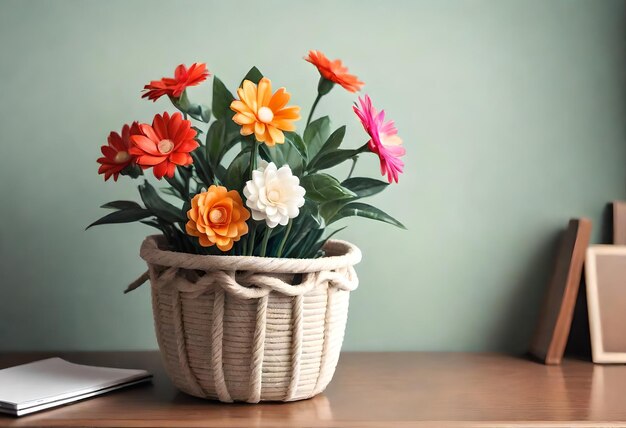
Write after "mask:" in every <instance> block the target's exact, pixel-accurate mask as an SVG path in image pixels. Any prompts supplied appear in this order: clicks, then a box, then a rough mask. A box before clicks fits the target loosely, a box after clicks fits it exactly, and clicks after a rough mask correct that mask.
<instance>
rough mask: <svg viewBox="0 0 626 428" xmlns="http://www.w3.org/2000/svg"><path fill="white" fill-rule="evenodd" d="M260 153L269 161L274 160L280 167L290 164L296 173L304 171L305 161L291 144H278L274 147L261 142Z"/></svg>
mask: <svg viewBox="0 0 626 428" xmlns="http://www.w3.org/2000/svg"><path fill="white" fill-rule="evenodd" d="M259 155H260V156H261V158H262V159H263V160H265V161H267V162H274V163H275V164H276V166H277V167H278V168H280V167H281V166H283V165H289V168H291V171H292V172H293V173H294V174H295V175H300V174H301V173H302V170H303V165H304V161H303V159H302V156H301V155H300V152H298V151H297V150H296V149H295V148H294V147H293V146H292V145H291V144H276V145H274V146H272V147H269V146H268V145H267V144H261V145H260V147H259Z"/></svg>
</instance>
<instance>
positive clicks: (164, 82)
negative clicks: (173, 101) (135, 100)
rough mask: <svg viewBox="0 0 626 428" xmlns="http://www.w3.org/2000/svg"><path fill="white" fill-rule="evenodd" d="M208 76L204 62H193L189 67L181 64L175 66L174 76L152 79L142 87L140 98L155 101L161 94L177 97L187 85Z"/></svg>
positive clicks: (197, 83) (200, 81)
mask: <svg viewBox="0 0 626 428" xmlns="http://www.w3.org/2000/svg"><path fill="white" fill-rule="evenodd" d="M207 77H209V71H208V70H207V69H206V64H203V63H194V64H191V66H190V67H189V69H187V67H185V66H184V65H183V64H180V65H179V66H178V67H176V71H174V77H173V78H172V77H164V78H162V79H161V80H153V81H151V82H150V83H148V84H147V85H146V86H144V87H143V89H144V91H146V93H145V94H143V95H142V96H141V98H148V99H150V100H152V101H156V100H158V99H159V98H161V97H162V96H163V95H168V96H170V97H174V98H178V97H180V96H181V94H182V93H183V91H184V90H185V89H187V87H189V86H196V85H199V84H200V83H202V82H204V81H205V80H206V79H207Z"/></svg>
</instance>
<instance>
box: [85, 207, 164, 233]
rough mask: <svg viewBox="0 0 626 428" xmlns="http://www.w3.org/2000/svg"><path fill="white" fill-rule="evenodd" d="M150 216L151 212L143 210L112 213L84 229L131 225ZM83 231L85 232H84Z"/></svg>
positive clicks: (130, 209) (134, 209)
mask: <svg viewBox="0 0 626 428" xmlns="http://www.w3.org/2000/svg"><path fill="white" fill-rule="evenodd" d="M150 216H152V212H150V211H149V210H147V209H144V208H128V209H121V210H119V211H114V212H112V213H109V214H107V215H105V216H104V217H102V218H100V219H99V220H96V221H94V222H93V223H91V224H90V225H89V226H87V228H86V229H89V228H90V227H93V226H97V225H100V224H115V223H132V222H134V221H137V220H142V219H144V218H146V217H150ZM86 229H85V230H86Z"/></svg>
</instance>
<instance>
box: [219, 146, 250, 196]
mask: <svg viewBox="0 0 626 428" xmlns="http://www.w3.org/2000/svg"><path fill="white" fill-rule="evenodd" d="M250 150H251V147H246V148H244V149H243V150H242V151H241V152H240V153H239V154H237V156H235V159H233V161H232V162H231V163H230V166H229V167H228V172H227V174H226V182H225V185H226V188H227V189H228V190H237V191H238V192H239V191H241V189H242V188H243V183H245V182H246V181H247V180H248V169H249V168H250Z"/></svg>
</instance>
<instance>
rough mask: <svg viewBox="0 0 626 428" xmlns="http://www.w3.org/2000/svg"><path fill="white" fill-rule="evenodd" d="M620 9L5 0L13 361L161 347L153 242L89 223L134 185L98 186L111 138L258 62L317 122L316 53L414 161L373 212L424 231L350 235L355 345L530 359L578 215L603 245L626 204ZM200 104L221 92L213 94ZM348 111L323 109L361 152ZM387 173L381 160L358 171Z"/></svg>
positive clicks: (338, 100)
mask: <svg viewBox="0 0 626 428" xmlns="http://www.w3.org/2000/svg"><path fill="white" fill-rule="evenodd" d="M625 9H626V8H625V4H624V3H623V2H617V1H586V2H579V1H545V2H543V1H542V2H540V1H455V2H450V1H414V0H412V1H398V2H390V1H385V2H382V1H378V2H365V1H342V2H334V1H315V2H313V1H309V2H293V1H292V2H287V1H284V2H276V1H271V0H266V1H262V2H253V1H244V2H242V1H238V2H226V1H222V2H218V1H213V2H211V1H197V2H191V1H189V2H173V1H167V2H166V1H151V2H148V1H106V2H95V1H80V2H79V1H55V2H52V1H7V0H2V1H0V55H1V60H0V94H1V95H2V97H1V99H0V135H1V143H0V144H1V148H2V151H1V156H0V195H1V198H2V199H1V202H0V222H1V223H0V272H1V273H2V279H1V280H0V284H1V285H0V291H1V293H0V350H12V349H146V348H154V347H156V341H155V337H154V332H153V329H152V315H151V309H150V297H149V290H148V287H144V288H143V289H140V290H138V291H137V292H135V293H132V294H130V295H123V294H122V290H123V288H124V287H125V285H126V284H127V283H129V282H130V281H131V280H132V279H134V278H135V277H136V276H138V275H139V274H141V273H142V272H143V270H144V268H145V265H144V264H143V262H142V261H141V260H140V259H139V256H138V247H139V244H140V243H141V240H142V238H143V237H144V236H145V235H146V234H147V233H150V229H147V228H145V227H144V226H141V225H122V226H118V227H115V226H109V227H102V228H99V229H98V228H96V229H94V230H90V231H88V232H85V231H84V228H85V226H86V225H87V224H89V223H90V222H91V221H93V220H94V219H96V218H98V217H99V216H100V215H101V214H102V213H103V211H102V210H100V209H99V208H98V206H99V205H100V204H101V203H103V202H107V201H109V200H114V199H133V198H137V195H136V191H135V188H134V184H135V183H131V182H130V181H129V180H128V179H122V180H120V181H119V182H118V183H113V182H107V183H104V182H103V181H102V178H101V177H100V176H98V175H97V174H96V169H97V165H96V162H95V160H96V158H97V157H98V150H99V146H100V145H101V144H104V142H105V140H106V136H107V134H108V132H109V131H110V130H118V129H120V126H121V124H123V123H125V122H128V121H131V120H133V119H138V120H142V121H149V120H151V118H152V116H153V115H154V114H155V113H157V112H163V111H164V109H166V108H169V106H168V105H167V104H166V102H165V101H160V102H157V103H156V104H153V103H151V102H147V101H144V100H140V99H139V95H140V92H139V91H140V89H141V88H142V86H143V84H145V83H146V82H147V81H148V80H150V79H153V78H158V77H161V76H163V75H168V74H170V73H171V71H172V70H173V68H174V66H175V65H177V64H179V63H182V62H184V63H191V62H194V61H204V62H207V64H208V66H209V68H210V70H211V71H212V72H213V73H215V74H216V75H218V76H219V77H220V78H222V79H223V80H224V81H225V82H226V83H227V84H228V85H229V86H231V87H233V86H234V85H236V84H237V83H238V82H239V80H240V79H241V77H242V76H243V74H245V72H246V71H247V70H248V68H249V67H250V66H252V65H257V66H258V67H259V68H260V69H261V70H262V71H263V72H264V74H265V75H267V76H269V77H270V78H272V80H273V82H274V83H275V84H276V85H281V86H286V87H287V88H288V89H289V90H290V91H291V92H292V93H293V100H294V102H295V103H297V104H299V105H301V106H302V107H303V109H304V110H305V113H307V112H308V111H307V110H308V108H309V106H310V105H311V103H312V101H313V98H314V96H315V88H316V83H317V74H316V71H315V70H314V69H313V67H312V66H311V65H310V64H308V63H306V62H305V61H303V59H302V57H303V56H304V55H305V54H306V52H307V50H308V49H320V50H322V51H324V52H326V53H327V54H328V55H329V56H331V57H340V58H342V59H343V60H344V61H345V62H346V63H347V65H348V66H349V67H350V69H351V70H352V71H353V72H355V73H356V74H358V76H359V77H361V78H362V80H364V81H365V82H367V86H366V91H367V92H368V93H370V94H371V96H372V97H373V99H374V100H375V102H376V104H378V105H380V106H383V107H384V108H385V109H386V110H387V113H388V115H389V117H391V118H393V119H395V121H396V123H397V125H398V128H399V130H400V135H401V136H402V137H403V138H404V141H405V144H406V148H407V151H408V155H407V156H406V164H407V167H406V172H405V174H404V175H403V176H402V177H401V181H400V184H399V185H397V186H393V188H392V189H390V190H389V191H388V192H386V193H385V194H383V195H381V196H379V197H378V199H377V201H376V203H377V205H378V206H380V207H381V208H384V209H385V210H386V211H388V212H389V213H392V214H393V215H395V216H396V217H398V218H399V219H400V220H402V221H403V222H404V223H405V224H406V225H407V226H408V228H409V231H408V232H405V231H401V230H397V229H395V228H393V227H391V226H387V225H385V224H375V223H373V222H368V221H365V220H360V219H355V220H351V221H349V222H347V223H346V224H349V226H350V227H349V228H348V229H347V230H346V231H344V233H343V238H344V239H348V240H350V241H352V242H354V243H356V244H357V245H359V246H360V247H361V248H362V250H363V252H364V259H363V262H362V264H361V265H359V266H358V273H359V275H360V278H361V285H360V288H359V289H358V290H357V291H356V292H355V293H354V294H353V297H352V302H351V310H350V319H349V325H348V331H347V337H346V343H345V348H346V349H351V350H380V349H384V350H510V351H521V350H524V349H525V347H526V345H527V343H528V340H529V337H530V335H531V333H532V330H533V327H534V324H535V319H536V316H537V312H538V308H537V306H538V304H539V302H540V300H541V294H542V290H543V287H544V286H545V283H546V281H547V280H548V277H549V266H550V263H551V260H552V258H553V256H554V249H555V236H556V234H557V232H558V231H559V230H560V229H562V228H563V227H564V226H565V224H566V222H567V220H568V219H569V218H570V217H572V216H589V217H591V218H592V219H593V220H594V222H595V226H596V233H595V239H596V240H598V239H599V236H600V234H599V233H598V230H599V225H600V223H599V222H600V220H601V218H602V211H603V208H604V205H605V204H606V202H607V201H610V200H613V199H619V198H624V197H626V188H625V183H626V164H625V162H626V144H625V126H624V117H625V113H626V112H625V110H626V102H625V98H626V97H625V95H626V90H625V89H626V88H625V83H626V79H625V77H624V76H625V75H624V70H625V69H626V68H625V51H624V35H625V29H626V25H625V16H626V14H625V12H626V10H625ZM191 93H192V95H193V96H194V97H196V98H200V99H202V98H203V97H204V98H207V99H208V96H209V85H204V86H202V87H200V88H195V89H194V90H193V91H192V92H191ZM353 100H354V97H353V96H352V95H351V94H349V93H347V92H346V91H342V90H340V89H335V90H333V92H332V93H331V95H330V96H329V97H328V98H326V99H325V100H324V102H323V104H322V105H321V107H320V112H323V113H329V114H331V115H332V116H331V117H333V118H334V123H335V124H337V125H340V124H343V123H346V124H348V125H349V127H348V136H349V141H350V142H351V144H352V145H354V146H356V145H358V144H362V142H363V141H364V140H365V139H364V134H363V132H362V130H361V129H360V126H359V124H358V123H357V122H356V120H355V117H354V115H353V113H352V111H351V108H350V106H351V103H352V102H353ZM358 168H359V172H360V173H361V174H371V175H372V176H377V174H378V170H377V165H376V162H375V161H374V159H370V160H369V161H366V162H362V163H360V165H359V167H358Z"/></svg>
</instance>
